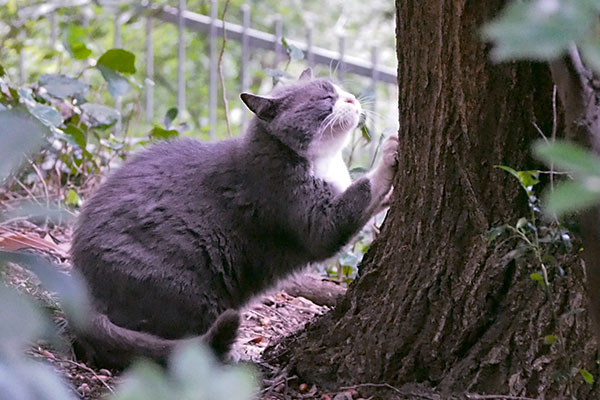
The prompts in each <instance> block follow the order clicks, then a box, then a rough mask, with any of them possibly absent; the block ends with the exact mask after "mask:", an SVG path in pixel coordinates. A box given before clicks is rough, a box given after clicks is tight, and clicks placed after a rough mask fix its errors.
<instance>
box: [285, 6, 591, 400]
mask: <svg viewBox="0 0 600 400" xmlns="http://www.w3.org/2000/svg"><path fill="white" fill-rule="evenodd" d="M502 3H503V2H502V1H498V0H491V1H486V2H465V1H452V2H450V1H441V0H427V1H417V0H409V1H406V0H404V1H399V0H397V1H396V9H397V21H398V25H397V32H396V33H397V43H398V59H399V71H398V72H399V74H398V76H399V89H400V90H399V103H400V105H399V110H400V126H401V129H400V145H399V173H398V175H397V177H396V180H395V183H394V185H395V188H396V191H395V193H394V198H393V200H392V206H391V208H390V210H389V213H388V217H387V219H386V221H385V223H384V226H383V228H382V231H381V234H380V236H379V238H378V239H377V240H376V242H375V243H374V244H373V245H372V247H371V250H370V251H369V253H368V255H367V257H366V260H365V261H364V263H363V265H362V267H361V270H360V275H359V278H358V279H357V280H356V281H355V282H354V283H353V285H352V286H351V287H350V289H349V291H348V293H347V294H346V296H345V297H344V298H343V299H342V300H341V301H340V302H339V303H338V305H337V307H336V309H335V310H334V311H333V312H332V313H330V314H328V315H327V316H325V317H324V318H322V319H320V320H319V321H317V322H316V323H314V324H312V325H311V326H309V327H308V329H307V330H306V331H304V332H303V333H302V334H301V335H299V336H297V337H295V338H293V339H289V341H288V342H284V343H283V344H282V345H281V347H280V348H279V349H275V353H277V351H279V352H283V355H281V357H280V358H281V359H290V357H291V360H292V365H293V367H294V370H295V372H296V373H298V374H299V375H300V376H301V378H302V379H305V380H306V381H310V382H316V383H318V384H320V385H322V386H324V387H334V386H336V385H342V384H356V383H362V382H371V383H380V382H385V383H388V384H392V385H395V386H401V385H403V384H405V383H408V382H426V383H429V384H431V385H433V386H435V387H436V388H437V389H439V390H441V391H442V392H446V393H449V392H456V391H458V392H463V391H467V392H479V393H495V394H505V395H519V396H529V397H538V396H539V397H540V398H547V399H554V398H561V397H562V396H564V395H566V394H568V393H569V392H570V393H571V394H577V396H578V398H581V399H593V398H598V397H597V396H598V389H597V385H586V384H584V383H583V382H582V379H581V377H580V376H578V375H575V376H571V377H567V378H564V379H560V378H557V377H558V376H559V375H560V374H561V373H565V374H566V375H567V376H568V375H569V374H568V372H567V371H569V369H570V368H572V367H575V368H586V369H587V370H589V371H591V372H592V373H593V374H594V375H595V376H598V374H597V372H598V371H597V365H596V363H595V360H596V359H597V357H598V355H597V350H596V349H597V347H596V343H595V342H594V341H593V340H592V339H590V336H591V335H590V333H591V328H590V324H589V321H588V319H587V315H586V313H579V314H569V315H568V316H566V317H564V318H561V319H560V322H557V321H555V320H554V319H553V315H561V314H563V313H565V312H568V311H569V310H573V309H577V308H584V307H586V306H587V305H586V303H585V298H584V295H583V275H584V273H583V269H582V267H581V263H580V262H579V260H578V259H577V257H574V256H565V261H564V262H565V264H564V265H563V267H564V268H565V270H566V274H565V275H564V276H560V275H558V274H556V273H555V271H550V273H551V276H550V279H551V287H552V295H551V296H550V298H549V299H547V298H546V295H545V293H544V292H543V290H540V289H539V287H538V286H536V283H535V282H533V281H532V280H531V279H530V277H529V276H530V274H531V273H532V272H536V271H539V266H538V265H536V264H535V263H534V262H531V260H530V261H529V262H528V261H526V260H527V258H524V259H520V260H515V259H514V258H513V257H512V256H511V250H512V249H513V248H514V245H515V243H514V242H505V244H504V245H502V246H500V247H492V246H490V245H489V244H488V242H487V240H486V232H487V231H488V230H489V229H490V228H491V227H493V226H495V225H499V224H503V223H507V222H509V223H512V224H514V223H515V221H516V220H517V219H518V218H519V217H521V216H523V215H525V214H526V205H525V199H524V196H522V195H521V194H520V193H519V188H518V185H517V184H516V181H514V178H512V177H510V176H509V175H508V174H506V173H505V172H503V171H500V170H497V169H494V167H493V166H494V165H496V164H501V165H509V166H512V167H515V168H516V169H527V168H531V167H532V166H534V164H533V162H532V161H531V160H530V159H529V158H528V154H529V153H530V151H529V149H530V142H531V141H532V140H533V139H536V138H538V137H539V136H538V133H536V130H535V129H534V127H533V124H532V123H533V122H534V121H535V122H537V124H538V125H539V126H540V127H541V128H542V129H545V130H546V131H550V126H551V124H552V106H551V98H552V81H551V79H550V75H549V72H548V68H547V66H546V65H543V64H529V63H513V64H502V65H495V64H492V63H491V62H489V57H488V47H487V46H486V45H485V44H484V43H482V42H481V41H480V39H479V34H478V29H479V27H480V26H481V25H482V23H483V22H485V21H488V20H489V19H491V18H492V17H493V16H494V15H495V14H496V13H497V11H498V10H499V9H500V7H501V5H502ZM511 246H512V247H511ZM558 332H560V333H561V335H562V336H563V337H564V343H563V345H559V344H558V343H557V342H555V343H554V344H553V345H552V346H548V345H544V344H543V338H544V336H545V335H550V334H555V335H556V334H557V333H558ZM282 349H283V350H282ZM280 354H281V353H280ZM391 393H393V392H391ZM392 397H393V396H392V395H390V398H392Z"/></svg>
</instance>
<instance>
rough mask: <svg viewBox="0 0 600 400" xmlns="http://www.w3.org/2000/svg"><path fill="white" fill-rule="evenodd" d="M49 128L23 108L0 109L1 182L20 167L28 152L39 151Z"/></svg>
mask: <svg viewBox="0 0 600 400" xmlns="http://www.w3.org/2000/svg"><path fill="white" fill-rule="evenodd" d="M49 132H50V131H49V129H48V127H46V126H45V125H44V124H42V123H41V122H40V121H39V120H38V119H36V118H35V117H34V116H32V115H31V114H30V113H28V112H27V111H25V110H23V109H19V108H13V109H10V110H9V109H5V110H1V111H0V137H1V138H2V146H0V183H2V182H3V181H4V180H5V179H6V177H7V176H8V175H9V174H10V172H11V171H13V170H14V169H15V168H16V167H18V166H19V165H20V164H21V163H22V162H23V161H24V160H25V159H26V155H27V154H32V153H34V152H36V151H38V150H39V149H40V148H41V146H42V144H43V142H44V137H45V136H46V135H48V134H49Z"/></svg>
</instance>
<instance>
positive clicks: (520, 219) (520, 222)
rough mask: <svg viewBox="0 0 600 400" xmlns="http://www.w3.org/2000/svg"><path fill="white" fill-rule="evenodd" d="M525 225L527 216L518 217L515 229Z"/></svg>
mask: <svg viewBox="0 0 600 400" xmlns="http://www.w3.org/2000/svg"><path fill="white" fill-rule="evenodd" d="M525 226H527V218H519V220H518V221H517V229H521V228H523V227H525Z"/></svg>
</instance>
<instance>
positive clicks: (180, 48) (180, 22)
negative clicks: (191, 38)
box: [177, 0, 185, 114]
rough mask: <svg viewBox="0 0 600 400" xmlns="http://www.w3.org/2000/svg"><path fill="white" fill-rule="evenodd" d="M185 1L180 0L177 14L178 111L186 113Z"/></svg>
mask: <svg viewBox="0 0 600 400" xmlns="http://www.w3.org/2000/svg"><path fill="white" fill-rule="evenodd" d="M184 11H185V0H179V8H178V14H177V109H178V110H179V113H180V114H181V113H183V112H184V111H185V19H184V18H183V13H184Z"/></svg>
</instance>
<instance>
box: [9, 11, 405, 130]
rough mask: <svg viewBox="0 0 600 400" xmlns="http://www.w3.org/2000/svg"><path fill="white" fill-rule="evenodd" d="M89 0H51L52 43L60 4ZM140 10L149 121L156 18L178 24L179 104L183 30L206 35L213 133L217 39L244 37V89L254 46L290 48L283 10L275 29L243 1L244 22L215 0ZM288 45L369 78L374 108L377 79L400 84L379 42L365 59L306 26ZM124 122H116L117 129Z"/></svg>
mask: <svg viewBox="0 0 600 400" xmlns="http://www.w3.org/2000/svg"><path fill="white" fill-rule="evenodd" d="M95 2H96V3H98V4H100V5H112V6H114V5H116V4H118V3H119V2H118V1H115V0H95ZM88 3H90V0H71V1H66V2H62V4H52V3H48V5H47V9H46V10H44V11H45V13H44V14H45V15H47V18H48V20H49V22H50V26H51V34H50V41H51V44H52V45H53V43H54V42H55V41H56V40H57V37H58V25H57V24H58V23H57V18H56V14H55V11H56V9H58V8H62V7H72V6H81V5H85V4H88ZM133 7H134V8H135V9H136V12H143V13H145V17H144V18H145V41H146V43H145V62H146V77H145V85H144V86H145V107H144V109H145V118H146V121H148V122H150V121H152V119H153V117H154V44H153V25H154V21H155V19H157V20H160V21H164V22H167V23H170V24H174V25H176V26H177V29H178V43H177V60H178V66H177V107H178V108H179V110H185V109H186V76H185V70H184V64H185V61H186V42H185V35H184V32H185V30H186V29H188V30H191V31H194V32H198V33H201V34H204V35H208V40H209V49H210V50H209V51H210V55H209V57H210V63H209V125H210V137H211V139H214V138H215V136H216V131H215V127H216V125H217V95H218V89H217V80H218V65H217V63H218V54H217V40H218V38H222V37H224V35H226V37H227V39H228V40H234V41H237V42H240V44H241V49H242V52H241V54H242V56H241V62H240V69H241V71H240V89H241V91H247V89H248V85H249V82H248V65H249V58H250V54H251V51H252V49H266V50H270V51H273V52H274V53H275V62H276V63H277V62H278V61H279V60H282V59H284V58H285V51H286V49H285V48H284V46H283V42H282V37H283V22H282V18H281V16H278V15H277V16H276V17H275V23H274V26H273V32H272V33H268V32H263V31H260V30H257V29H253V28H251V26H250V20H251V15H250V7H249V6H248V5H247V4H244V5H243V6H242V7H241V13H242V21H243V23H242V25H238V24H234V23H230V22H226V21H223V20H220V19H219V18H218V5H217V0H210V15H201V14H198V13H194V12H191V11H189V10H187V9H186V0H178V6H177V7H172V6H158V5H155V4H153V3H152V1H151V0H145V1H142V2H140V3H138V4H136V5H134V6H133ZM125 15H126V13H122V12H121V14H119V15H117V16H116V18H115V20H114V21H115V22H114V32H115V34H114V47H116V48H119V47H121V29H122V25H123V20H124V18H122V16H125ZM286 43H287V44H288V45H291V46H294V47H296V48H298V49H300V50H302V51H303V52H304V54H305V57H304V61H305V63H306V64H307V65H308V66H313V65H315V64H323V65H326V66H328V67H330V68H333V69H334V70H335V71H336V72H337V74H338V77H340V78H343V77H344V75H345V74H356V75H360V76H365V77H368V78H370V82H371V92H372V94H373V95H372V96H373V97H372V98H371V99H370V100H371V102H370V103H371V104H370V108H371V109H372V110H373V111H374V110H375V109H376V108H377V99H376V97H375V93H376V90H375V89H376V85H377V83H378V82H380V83H385V84H389V85H393V86H396V85H397V76H396V71H395V69H393V68H390V67H387V66H384V65H380V64H378V48H377V47H373V48H372V50H371V58H370V60H364V59H361V58H357V57H352V56H348V55H346V54H345V37H344V36H339V37H338V43H337V46H338V49H337V51H334V50H329V49H324V48H321V47H316V46H313V44H312V29H311V28H310V27H308V26H307V27H306V40H305V42H300V41H296V40H290V39H287V38H286ZM19 61H20V64H19V71H20V77H21V79H22V80H24V76H25V63H24V60H23V58H22V53H21V57H20V60H19ZM120 103H121V102H120V99H117V100H116V101H115V107H116V108H117V109H120V107H121V104H120ZM247 118H248V117H247V112H246V111H245V110H244V113H243V115H242V129H243V128H244V126H245V124H246V121H247ZM119 129H120V126H117V130H119Z"/></svg>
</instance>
